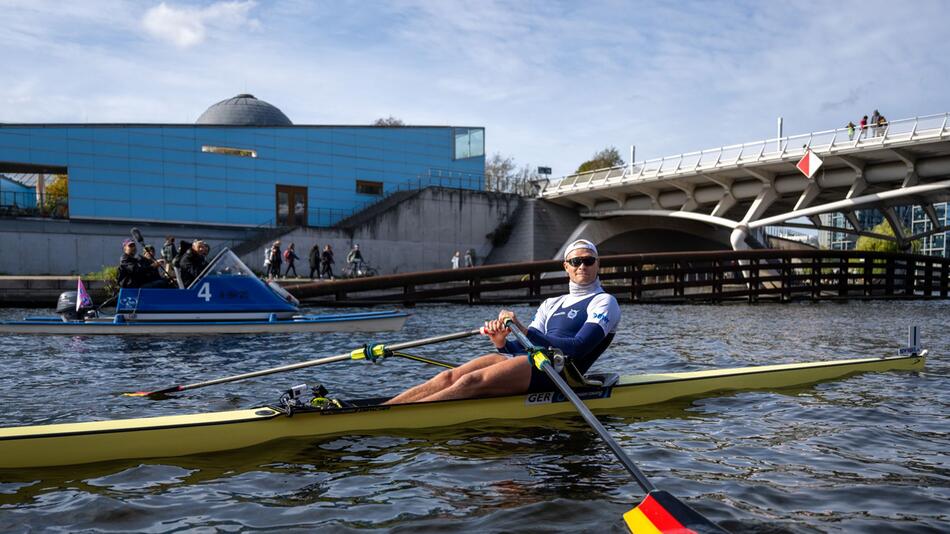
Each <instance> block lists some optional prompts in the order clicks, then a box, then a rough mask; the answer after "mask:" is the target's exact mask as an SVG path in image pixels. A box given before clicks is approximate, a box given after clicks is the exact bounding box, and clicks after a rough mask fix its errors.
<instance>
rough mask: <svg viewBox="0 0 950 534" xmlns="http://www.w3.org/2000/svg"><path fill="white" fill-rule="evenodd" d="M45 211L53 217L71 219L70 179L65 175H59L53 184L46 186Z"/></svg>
mask: <svg viewBox="0 0 950 534" xmlns="http://www.w3.org/2000/svg"><path fill="white" fill-rule="evenodd" d="M43 211H45V212H46V213H47V214H48V215H50V216H51V217H57V218H63V219H65V218H66V217H69V177H68V176H66V175H65V174H57V175H56V179H55V180H53V183H51V184H49V185H48V186H46V198H44V199H43Z"/></svg>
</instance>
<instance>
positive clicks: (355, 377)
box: [0, 302, 950, 532]
mask: <svg viewBox="0 0 950 534" xmlns="http://www.w3.org/2000/svg"><path fill="white" fill-rule="evenodd" d="M947 307H948V306H947V304H946V303H936V302H929V303H924V302H894V303H876V304H874V305H873V306H869V305H867V304H862V303H851V304H831V303H825V304H820V305H812V304H803V305H786V306H773V305H759V306H640V307H625V308H624V320H623V330H622V333H621V335H619V336H618V337H617V339H616V341H615V342H614V344H613V346H612V348H611V350H610V351H609V352H608V353H607V354H606V355H605V356H604V357H603V358H602V360H601V362H599V363H598V366H599V368H600V369H602V370H613V371H618V372H623V373H632V372H656V371H678V370H687V369H706V368H717V367H725V366H737V365H749V364H768V363H777V362H790V361H804V360H810V359H825V358H849V357H861V356H870V355H881V354H892V353H893V352H894V351H895V350H896V347H897V346H898V344H899V343H900V342H901V341H903V337H904V329H905V326H906V325H907V324H912V323H913V324H919V325H921V327H922V332H923V339H924V341H925V342H926V344H927V346H928V347H929V348H930V349H931V352H932V354H933V357H932V358H931V359H930V361H929V362H928V366H927V371H926V372H924V373H919V374H918V373H886V374H866V375H860V376H855V377H851V378H848V379H846V380H841V381H834V382H828V383H823V384H819V385H816V386H810V387H799V388H792V389H784V390H781V391H764V392H743V393H737V394H731V395H726V396H720V397H711V398H702V399H688V400H681V401H676V402H671V403H665V404H662V405H656V406H647V407H642V408H637V409H629V410H623V411H619V412H615V413H611V414H609V415H605V416H604V417H603V418H602V420H603V421H604V424H605V426H606V427H607V428H608V429H609V430H610V431H611V432H613V433H614V434H615V436H617V438H618V441H619V442H620V443H621V444H622V445H623V447H624V449H625V450H626V451H627V452H628V453H629V454H630V455H631V456H632V457H633V458H634V459H635V461H636V462H637V463H638V465H640V466H641V467H642V468H643V470H644V471H645V472H646V473H647V474H648V475H649V476H650V477H651V478H652V479H653V481H654V482H655V483H656V485H657V486H659V487H662V488H664V489H667V490H669V491H670V492H672V493H673V494H674V495H677V496H679V497H680V498H682V499H684V500H686V501H688V502H689V503H690V504H691V505H693V506H694V507H695V508H697V509H698V510H699V511H700V512H702V513H704V514H707V515H708V516H709V517H710V518H712V519H714V520H716V521H719V522H721V523H722V524H723V525H724V526H726V527H727V528H730V529H732V530H734V531H736V532H755V531H762V532H783V531H790V532H816V531H826V532H832V531H834V532H838V531H856V532H857V531H860V532H872V531H890V530H903V531H921V532H924V531H937V530H940V529H941V528H943V527H944V526H945V525H946V524H947V522H948V519H950V517H948V512H947V510H950V506H948V504H950V469H948V467H947V465H948V461H947V451H948V450H950V437H948V436H950V417H948V415H947V414H948V413H950V410H948V408H950V406H948V405H950V386H948V385H947V380H946V377H947V376H948V375H950V373H948V370H950V366H948V365H947V363H946V360H945V358H944V357H943V356H942V354H944V353H946V347H947V342H948V340H950V334H948V333H947V329H946V319H945V317H946V316H947V313H946V312H947ZM517 311H519V313H522V314H524V315H530V313H531V310H530V309H529V308H526V307H522V308H518V309H517ZM414 312H415V314H416V317H414V318H412V319H411V320H410V322H409V323H408V324H407V326H406V329H405V330H404V331H402V332H399V333H389V334H377V335H375V336H373V337H365V338H364V337H363V336H353V335H349V334H330V335H322V336H321V335H308V334H288V335H278V336H227V337H226V336H209V337H203V338H180V337H167V338H162V337H139V338H120V339H109V338H99V337H88V338H83V337H73V338H57V337H46V338H39V337H36V338H34V337H15V336H5V337H3V338H0V402H2V406H3V407H4V410H3V412H2V414H0V423H2V424H3V425H16V424H40V423H48V422H66V421H80V420H95V419H111V418H119V417H134V416H142V415H160V414H174V413H189V412H197V411H210V410H222V409H231V408H234V407H244V406H249V405H253V404H256V403H258V402H262V401H270V400H273V399H274V398H276V396H277V395H279V393H280V391H281V390H282V389H285V388H286V387H289V386H290V385H294V384H297V383H300V382H314V381H319V382H322V383H323V384H325V385H327V386H328V387H329V388H330V389H331V391H333V392H334V393H335V394H336V395H339V396H343V397H361V396H381V395H390V394H394V393H396V392H398V391H399V390H401V389H402V388H403V387H405V386H406V385H408V384H410V383H414V382H417V381H419V380H422V379H424V378H426V377H428V376H431V375H432V374H434V373H436V372H437V371H438V369H437V368H433V367H427V366H424V365H421V364H418V363H414V362H410V361H402V360H392V361H388V362H385V363H384V364H382V365H371V364H368V363H365V362H358V363H357V362H349V363H339V364H334V365H328V366H321V367H319V368H311V369H306V370H300V371H296V372H293V373H289V374H287V375H276V376H270V377H261V378H258V379H254V380H249V381H246V382H242V383H238V384H230V385H223V386H215V387H210V388H206V389H203V390H196V391H193V392H190V393H188V394H186V395H180V396H177V397H173V398H169V399H166V400H162V401H151V400H147V399H141V398H130V397H122V396H121V395H119V394H120V393H121V392H124V391H135V390H141V389H154V388H156V387H162V386H169V385H173V384H176V383H188V382H194V381H200V380H206V379H209V378H215V377H218V376H224V375H231V374H237V373H241V372H246V371H251V370H257V369H262V368H267V367H273V366H277V365H283V364H287V363H292V362H296V361H301V360H306V359H312V358H317V357H320V356H326V355H332V354H337V353H340V352H345V351H347V350H349V349H351V348H353V347H354V346H356V345H361V344H362V343H366V342H371V343H376V342H395V341H403V340H407V339H416V338H421V337H428V336H430V335H433V334H436V333H446V332H452V331H458V330H466V329H469V328H471V327H472V326H473V324H478V321H479V320H481V319H484V318H486V317H490V316H491V314H492V313H493V312H494V310H492V309H490V308H486V307H474V308H467V307H449V306H421V307H419V308H417V309H415V310H414ZM22 314H23V312H22V311H18V310H4V311H2V312H0V315H3V316H4V317H5V318H6V317H16V316H18V315H22ZM357 337H358V339H357ZM488 348H489V347H488V344H487V343H486V342H485V341H484V340H480V339H468V340H459V341H454V342H451V343H446V344H445V345H442V346H435V347H428V348H424V349H418V350H417V352H419V353H420V354H425V355H428V356H431V357H434V358H441V359H446V360H451V361H463V360H464V359H465V358H467V357H469V356H470V355H472V354H474V353H477V352H480V351H484V350H487V349H488ZM640 496H641V491H640V489H639V487H637V486H636V484H635V483H634V482H633V481H632V480H631V479H630V477H629V476H628V474H627V473H626V472H625V471H624V470H623V468H622V467H621V466H620V465H619V464H618V463H617V461H616V460H615V459H614V458H613V456H612V455H611V454H610V452H609V449H607V447H606V446H604V445H603V444H602V443H600V442H599V441H597V440H596V439H595V438H593V437H592V435H591V433H590V432H589V431H588V430H587V428H586V426H585V425H584V423H583V421H582V420H580V419H579V418H576V417H569V416H565V417H557V418H551V419H545V420H539V421H520V422H504V423H498V422H490V421H489V422H482V423H478V424H473V425H469V426H466V427H460V428H446V429H432V430H420V431H415V430H414V431H412V432H408V431H407V432H385V433H377V434H367V435H357V436H336V437H327V438H320V439H299V440H286V441H281V442H276V443H270V444H265V445H262V446H258V447H253V448H250V449H245V450H240V451H232V452H227V453H222V454H214V455H201V456H192V457H181V458H164V459H153V460H134V461H122V462H111V463H103V464H97V465H90V466H72V467H61V468H55V469H33V470H12V471H4V472H2V473H0V529H3V530H4V531H23V530H30V529H32V530H43V531H76V530H98V529H103V530H118V531H156V532H163V531H176V530H187V529H192V528H195V529H203V530H215V529H217V530H225V531H232V530H233V531H237V530H256V529H267V530H280V531H300V532H307V531H314V530H318V529H321V530H325V529H355V530H394V531H413V532H416V531H422V532H426V531H446V530H456V531H518V532H531V531H551V530H554V531H559V530H560V531H566V532H568V531H569V532H578V531H588V532H604V531H616V532H622V531H623V524H622V521H621V519H620V516H621V514H622V513H623V512H624V511H626V510H628V509H629V508H630V507H631V506H632V504H633V503H634V502H635V501H637V500H638V499H639V498H640Z"/></svg>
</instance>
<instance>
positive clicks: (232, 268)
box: [191, 248, 256, 286]
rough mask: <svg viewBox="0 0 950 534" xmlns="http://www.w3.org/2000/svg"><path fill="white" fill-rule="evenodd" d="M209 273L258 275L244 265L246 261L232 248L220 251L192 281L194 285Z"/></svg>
mask: <svg viewBox="0 0 950 534" xmlns="http://www.w3.org/2000/svg"><path fill="white" fill-rule="evenodd" d="M209 275H216V276H250V277H252V278H254V277H256V275H255V274H254V272H253V271H251V270H250V269H248V268H247V265H244V262H243V261H241V260H240V259H239V258H238V257H237V255H236V254H234V253H233V252H231V250H230V249H227V248H226V249H224V250H222V251H221V252H219V253H218V255H217V256H215V258H214V259H213V260H211V263H210V264H208V266H207V267H205V270H204V271H202V273H201V275H200V276H199V277H198V278H197V279H195V281H194V282H192V284H191V285H192V286H194V285H195V284H196V283H197V282H198V280H201V279H202V278H205V277H206V276H209Z"/></svg>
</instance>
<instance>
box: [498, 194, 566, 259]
mask: <svg viewBox="0 0 950 534" xmlns="http://www.w3.org/2000/svg"><path fill="white" fill-rule="evenodd" d="M580 221H581V218H580V216H579V215H578V214H577V210H573V209H570V208H565V207H564V206H561V205H558V204H554V203H553V202H548V201H546V200H541V199H526V200H525V202H524V205H523V206H522V208H521V209H520V210H519V211H518V213H517V215H516V216H515V221H514V225H513V228H512V231H511V235H510V237H509V238H508V241H507V242H506V243H505V244H504V245H502V246H500V247H495V249H494V250H492V253H491V255H490V256H489V257H488V261H487V262H488V263H509V262H518V261H532V260H549V259H551V258H553V257H554V256H555V254H556V253H557V251H558V249H559V248H560V247H561V245H562V244H564V241H565V240H566V239H567V238H568V236H570V235H571V232H572V231H573V230H574V229H575V228H576V227H577V225H578V224H579V223H580Z"/></svg>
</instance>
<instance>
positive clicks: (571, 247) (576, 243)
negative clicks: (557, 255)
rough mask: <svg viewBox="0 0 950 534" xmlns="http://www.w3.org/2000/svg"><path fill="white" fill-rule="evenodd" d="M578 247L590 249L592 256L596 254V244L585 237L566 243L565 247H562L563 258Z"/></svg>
mask: <svg viewBox="0 0 950 534" xmlns="http://www.w3.org/2000/svg"><path fill="white" fill-rule="evenodd" d="M580 249H587V250H589V251H591V253H592V254H593V255H594V256H596V255H597V245H595V244H593V243H591V242H590V241H588V240H586V239H578V240H577V241H574V242H572V243H571V244H570V245H568V246H567V248H566V249H564V259H565V260H566V259H567V256H568V255H569V254H570V253H571V252H574V251H575V250H580Z"/></svg>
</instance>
